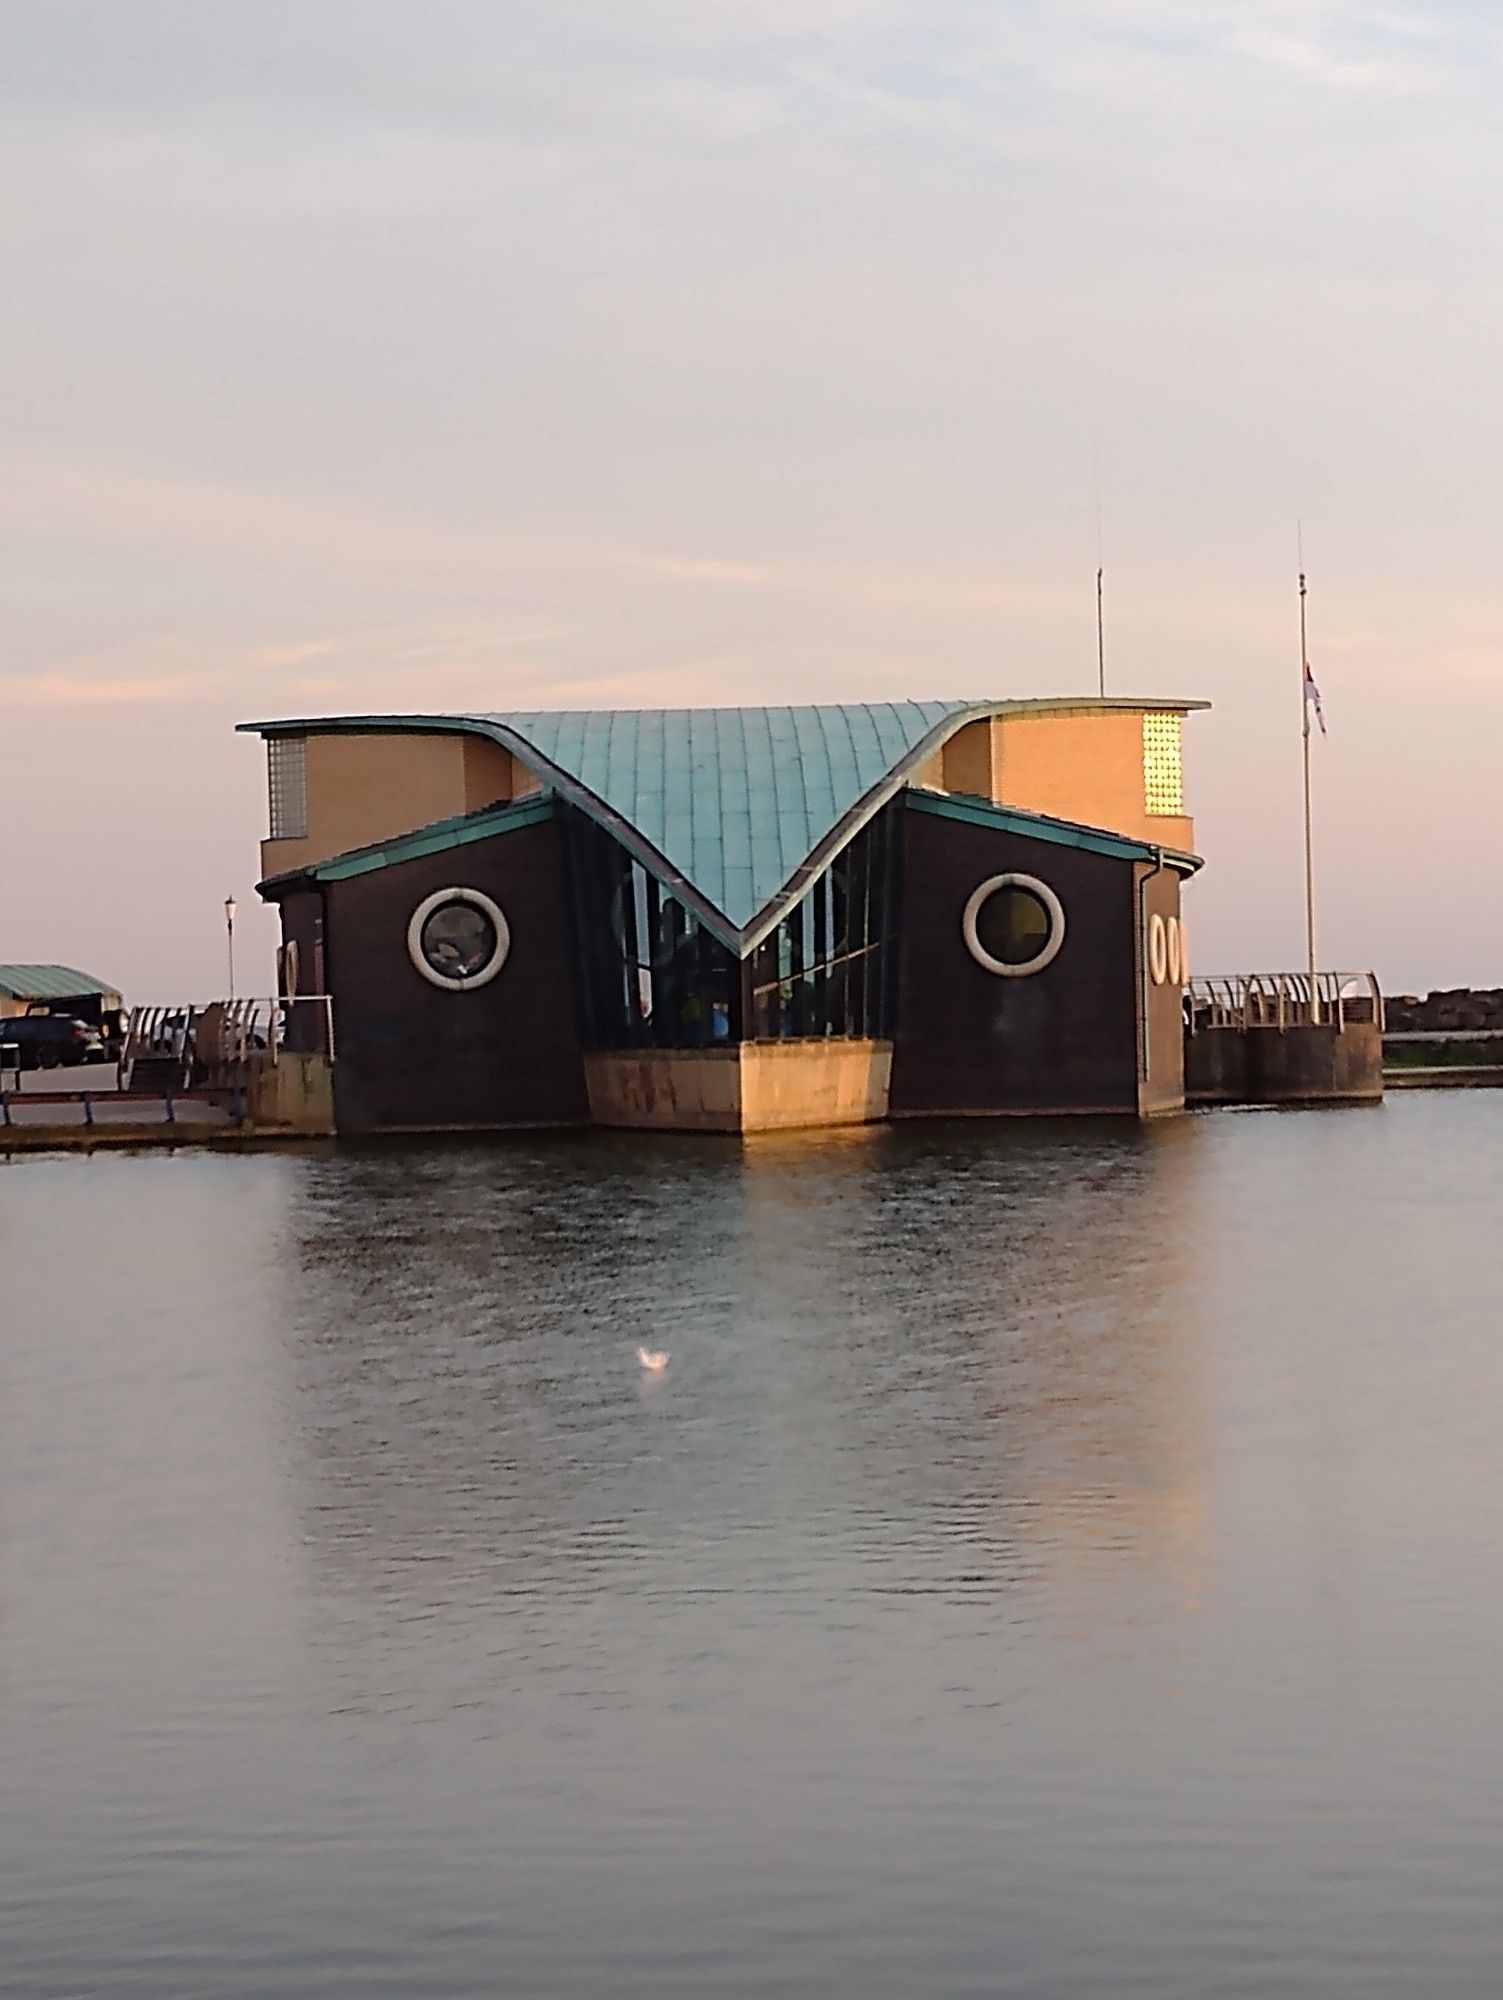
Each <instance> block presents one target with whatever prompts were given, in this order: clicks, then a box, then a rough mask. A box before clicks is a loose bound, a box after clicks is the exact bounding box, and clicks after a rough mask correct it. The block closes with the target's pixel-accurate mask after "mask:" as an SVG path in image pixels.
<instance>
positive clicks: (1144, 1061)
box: [243, 700, 1206, 1133]
mask: <svg viewBox="0 0 1503 2000" xmlns="http://www.w3.org/2000/svg"><path fill="white" fill-rule="evenodd" d="M1205 705H1206V704H1204V703H1197V702H1186V701H1128V700H1099V701H1096V700H1093V701H1083V700H1038V701H995V702H970V701H912V702H865V703H842V704H840V705H832V706H819V707H807V708H797V707H793V708H720V709H714V708H705V709H669V710H641V711H636V710H615V711H598V712H561V713H515V714H513V713H507V714H471V715H365V716H340V717H326V718H320V719H310V720H285V721H277V722H262V723H248V724H245V725H243V727H244V728H246V729H249V730H252V731H254V732H256V733H259V734H260V735H261V736H262V737H263V738H264V739H265V741H266V745H267V755H268V766H269V780H270V784H269V789H270V802H271V827H270V838H269V839H268V840H267V841H266V842H265V843H264V846H263V849H262V864H263V865H262V873H263V877H264V879H263V880H262V882H261V885H260V889H261V894H262V896H263V897H265V898H266V899H267V900H268V901H270V902H272V903H274V904H276V905H277V907H278V909H279V911H280V916H281V929H282V945H281V949H280V952H279V966H280V984H281V991H282V992H283V993H285V994H286V995H288V996H289V997H290V998H291V999H292V1000H293V1001H294V1002H295V1000H296V998H297V997H298V996H314V995H327V996H329V999H330V1001H331V1003H332V1004H331V1006H330V1007H329V1009H328V1010H327V1013H328V1015H329V1016H331V1017H332V1022H333V1032H334V1035H335V1038H336V1044H337V1046H336V1048H335V1049H334V1050H333V1051H332V1053H333V1054H334V1056H335V1061H334V1063H333V1077H334V1103H335V1120H336V1125H337V1127H338V1129H339V1130H340V1131H341V1132H348V1133H380V1132H432V1131H454V1130H504V1129H516V1128H528V1127H544V1126H583V1125H601V1126H626V1127H639V1128H665V1129H675V1130H686V1131H701V1132H750V1131H759V1130H769V1129H778V1128H797V1127H809V1126H819V1125H842V1124H856V1123H865V1122H870V1121H874V1120H880V1119H886V1118H950V1117H987V1116H1002V1115H1015V1114H1027V1113H1063V1112H1094V1113H1102V1112H1112V1113H1119V1114H1121V1115H1124V1116H1127V1117H1132V1118H1150V1117H1155V1116H1158V1115H1160V1114H1162V1113H1167V1112H1173V1111H1177V1110H1179V1109H1180V1108H1181V1107H1182V1105H1183V1103H1184V1054H1183V1032H1182V1013H1181V987H1182V984H1183V982H1184V981H1185V980H1186V978H1187V976H1188V953H1187V949H1186V945H1185V935H1184V929H1183V924H1182V921H1181V916H1180V891H1181V886H1182V884H1183V883H1184V881H1185V879H1186V878H1187V877H1188V876H1189V875H1190V874H1192V873H1193V872H1194V871H1195V869H1196V868H1197V867H1198V866H1199V865H1200V864H1199V861H1198V859H1197V857H1196V855H1195V852H1194V845H1195V843H1194V832H1193V828H1192V825H1191V822H1190V820H1189V819H1188V818H1187V817H1186V816H1185V806H1184V798H1183V784H1182V775H1181V734H1182V727H1183V719H1184V717H1185V715H1186V714H1187V713H1188V712H1189V711H1190V710H1192V709H1196V708H1202V707H1204V706H1205ZM289 1015H290V1018H291V1020H292V1021H293V1023H294V1026H295V1025H296V1023H298V1022H299V1021H302V1022H304V1023H305V1024H308V1025H307V1029H306V1031H307V1032H309V1033H312V1032H313V1029H312V1025H311V1024H313V1023H314V1022H315V1021H317V1022H318V1023H322V1022H323V1021H324V1020H325V1019H326V1011H325V1009H324V1008H323V1007H322V1006H320V1007H316V1008H315V1007H312V1006H308V1007H305V1008H299V1007H297V1006H296V1005H293V1006H292V1007H291V1008H290V1009H289ZM320 1031H321V1030H320Z"/></svg>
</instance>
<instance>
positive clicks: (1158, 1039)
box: [1136, 866, 1185, 1117]
mask: <svg viewBox="0 0 1503 2000" xmlns="http://www.w3.org/2000/svg"><path fill="white" fill-rule="evenodd" d="M1136 872H1137V875H1138V878H1139V881H1140V882H1141V884H1142V889H1141V893H1142V898H1143V903H1144V914H1145V916H1147V917H1148V918H1149V919H1150V920H1151V919H1152V918H1153V917H1155V916H1160V917H1162V918H1163V919H1164V921H1165V923H1166V924H1167V922H1168V920H1169V919H1170V918H1171V917H1178V916H1179V913H1180V908H1179V890H1180V878H1179V876H1178V875H1177V874H1176V873H1175V872H1174V870H1173V869H1172V868H1166V869H1164V870H1163V871H1162V872H1161V873H1156V872H1155V871H1154V869H1153V868H1152V867H1151V866H1145V867H1139V868H1138V869H1137V871H1136ZM1146 948H1147V945H1146V938H1145V937H1144V935H1143V934H1142V931H1141V928H1140V929H1139V930H1138V933H1137V950H1138V953H1139V954H1140V955H1141V954H1142V953H1143V952H1144V951H1145V950H1146ZM1138 966H1139V975H1140V977H1141V974H1142V958H1141V956H1140V957H1139V959H1138ZM1147 984H1148V1074H1147V1075H1146V1076H1145V1077H1144V1078H1143V1079H1142V1087H1141V1098H1140V1101H1141V1105H1142V1109H1143V1111H1144V1113H1145V1114H1146V1115H1147V1116H1150V1117H1151V1116H1153V1115H1154V1114H1155V1113H1157V1112H1161V1111H1177V1110H1179V1109H1180V1108H1181V1106H1182V1105H1183V1104H1184V1101H1185V1009H1184V997H1183V996H1184V988H1183V987H1181V986H1176V985H1174V984H1173V983H1172V982H1170V981H1167V980H1166V981H1165V983H1164V984H1163V985H1162V986H1155V985H1154V984H1153V981H1152V977H1151V975H1150V977H1149V979H1148V982H1147Z"/></svg>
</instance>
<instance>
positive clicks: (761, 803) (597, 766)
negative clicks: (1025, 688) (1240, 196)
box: [241, 696, 1206, 952]
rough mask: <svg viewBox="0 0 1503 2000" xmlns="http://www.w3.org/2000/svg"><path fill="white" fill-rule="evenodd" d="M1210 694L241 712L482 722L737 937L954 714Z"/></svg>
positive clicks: (404, 722) (794, 890) (777, 908)
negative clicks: (433, 711) (442, 711)
mask: <svg viewBox="0 0 1503 2000" xmlns="http://www.w3.org/2000/svg"><path fill="white" fill-rule="evenodd" d="M1205 705H1206V704H1205V703H1203V702H1186V701H1162V702H1154V701H1142V700H1132V701H1124V700H1116V699H1108V700H1105V701H1102V700H1099V699H1089V698H1082V697H1079V696H1076V697H1060V698H1056V699H1052V700H1043V701H1038V700H1034V701H983V702H976V701H889V702H841V703H838V704H833V703H832V704H830V705H828V706H811V707H791V708H678V709H595V710H563V711H560V710H552V711H547V710H534V709H518V710H498V711H494V712H487V713H471V714H461V715H363V716H362V715H345V716H327V717H319V718H307V719H301V720H287V721H279V722H259V723H244V724H242V725H241V726H242V728H245V729H250V730H255V731H257V732H258V733H259V734H261V735H263V736H278V735H288V734H303V733H308V734H321V733H323V732H325V731H329V730H348V731H353V732H369V731H372V730H398V731H409V732H410V731H440V732H446V733H453V732H455V731H460V732H464V733H468V734H472V735H483V736H488V737H490V738H491V739H492V740H493V741H495V742H498V743H501V744H504V745H505V746H506V748H507V749H509V750H511V751H512V753H513V754H514V755H515V756H516V757H518V758H519V759H520V760H521V762H522V763H523V764H524V765H527V766H528V767H530V768H531V769H532V770H534V771H536V772H537V773H538V775H539V776H540V777H541V778H542V780H543V783H544V785H545V786H546V787H548V788H549V789H551V790H553V791H555V792H557V793H558V794H559V795H560V796H562V797H563V798H566V799H568V800H569V801H570V802H571V803H572V804H574V805H577V806H579V807H580V808H581V809H582V810H583V811H585V812H587V813H588V814H589V815H590V816H591V817H592V818H594V819H596V820H598V821H599V822H600V823H601V824H602V825H603V826H605V827H607V828H608V830H609V831H610V832H611V833H613V834H614V835H615V836H616V838H617V839H618V840H620V841H621V843H622V844H623V846H625V847H627V848H628V849H629V850H630V851H631V852H633V853H635V854H636V855H637V857H638V858H639V859H640V860H641V861H642V862H643V864H644V866H646V867H647V868H648V869H650V870H651V871H652V873H654V874H655V875H657V876H658V877H659V879H660V880H662V881H663V882H664V883H665V884H666V886H668V887H669V888H670V889H671V890H672V891H673V893H674V894H675V895H677V896H679V897H680V899H681V900H682V901H683V902H685V903H686V904H687V905H688V907H689V908H691V909H693V910H694V911H695V913H696V914H697V915H698V916H699V917H700V919H701V921H702V922H704V924H705V925H706V927H707V928H708V929H709V930H711V931H712V932H714V933H715V934H716V935H717V936H719V937H720V938H721V939H722V940H723V941H724V942H725V943H726V944H728V945H729V946H730V947H731V948H732V949H733V950H735V951H740V952H745V951H748V950H750V949H751V948H752V946H754V945H755V944H757V943H758V942H759V941H760V939H761V938H762V937H764V936H766V934H767V933H768V932H769V931H770V930H771V929H772V928H773V926H774V925H775V924H776V923H777V922H778V921H779V919H780V918H781V917H782V915H783V914H784V912H785V911H786V910H787V909H788V908H789V907H790V906H791V905H792V904H793V903H795V902H797V900H798V898H799V897H800V896H801V895H802V894H803V892H804V889H805V887H806V886H807V883H808V881H809V879H810V878H811V876H813V875H815V874H817V873H818V872H819V870H820V869H821V868H823V867H824V865H825V863H826V862H827V861H828V860H829V858H830V856H831V855H832V854H833V853H834V852H835V851H836V849H837V848H839V847H840V846H842V845H843V844H844V842H845V841H847V840H848V839H849V838H850V837H851V835H852V834H853V833H855V832H856V831H858V829H859V828H860V827H861V826H862V825H863V824H865V822H866V821H867V820H868V819H870V818H871V817H872V816H873V815H874V814H875V813H876V812H878V811H879V810H880V809H881V807H882V806H883V805H884V804H885V803H886V802H887V800H888V799H889V798H891V797H892V796H893V794H894V793H895V792H896V791H897V790H898V788H899V787H900V786H901V785H902V784H904V783H905V782H906V781H907V780H908V779H909V778H910V777H911V776H912V775H913V773H914V771H915V770H916V769H917V768H918V767H919V766H920V765H921V764H923V763H924V762H925V761H926V760H927V759H928V757H929V756H930V755H931V754H932V753H933V752H934V751H935V750H936V749H938V748H939V747H940V745H941V744H943V743H944V741H945V739H946V738H947V737H949V736H952V735H953V734H954V733H955V731H956V730H957V729H959V728H960V727H961V726H962V725H963V724H964V723H966V722H969V721H972V720H974V719H977V718H980V717H983V716H991V715H1011V714H1049V713H1053V714H1059V713H1067V712H1071V711H1088V712H1095V711H1099V710H1101V709H1130V710H1134V711H1138V712H1141V711H1143V710H1152V709H1162V710H1168V711H1173V712H1177V713H1183V712H1185V711H1186V710H1189V709H1191V708H1201V707H1204V706H1205ZM386 846H387V847H389V846H390V843H386ZM372 865H376V866H379V865H381V864H380V863H379V862H377V863H373V864H372Z"/></svg>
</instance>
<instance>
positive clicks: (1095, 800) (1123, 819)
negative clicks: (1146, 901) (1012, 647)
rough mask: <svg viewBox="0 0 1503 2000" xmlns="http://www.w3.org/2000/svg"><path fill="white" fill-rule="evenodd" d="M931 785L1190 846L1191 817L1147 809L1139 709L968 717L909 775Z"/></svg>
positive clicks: (1158, 842)
mask: <svg viewBox="0 0 1503 2000" xmlns="http://www.w3.org/2000/svg"><path fill="white" fill-rule="evenodd" d="M913 782H914V783H915V784H917V785H922V786H926V787H928V788H930V789H931V790H934V791H941V792H965V793H968V794H969V795H970V796H971V797H973V798H980V799H990V800H992V802H993V803H994V804H996V805H1003V806H1016V807H1017V808H1018V809H1019V810H1020V811H1022V812H1036V813H1047V814H1048V815H1049V816H1050V817H1051V818H1053V819H1068V820H1075V821H1077V822H1078V823H1079V824H1081V825H1083V826H1099V827H1104V828H1105V829H1106V830H1107V831H1108V832H1111V833H1125V834H1127V835H1128V836H1129V837H1130V838H1131V839H1133V840H1148V841H1152V842H1153V843H1154V844H1155V846H1160V847H1172V848H1177V849H1180V850H1182V851H1184V852H1187V853H1193V852H1194V848H1195V824H1194V821H1193V820H1191V819H1190V818H1189V817H1188V816H1185V815H1180V814H1174V815H1170V814H1165V813H1150V812H1148V811H1147V810H1146V809H1145V794H1144V777H1143V711H1141V710H1133V709H1112V710H1108V711H1107V712H1106V713H1102V712H1101V711H1100V710H1099V709H1097V710H1092V709H1088V708H1080V709H1065V710H1062V711H1060V712H1059V713H1057V714H1053V715H1008V716H1001V715H999V716H993V717H992V718H991V719H990V720H987V721H980V722H968V723H967V724H966V725H965V727H964V728H963V729H957V730H956V732H955V734H954V735H953V736H952V737H951V738H950V740H949V742H948V743H946V744H944V746H943V747H942V748H941V749H939V750H936V751H935V753H934V754H933V756H931V757H929V758H928V759H927V760H926V761H925V763H924V764H923V765H922V766H921V767H920V769H919V770H918V771H917V772H916V773H915V774H914V780H913Z"/></svg>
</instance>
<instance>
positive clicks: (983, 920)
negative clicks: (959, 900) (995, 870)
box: [961, 875, 1065, 979]
mask: <svg viewBox="0 0 1503 2000" xmlns="http://www.w3.org/2000/svg"><path fill="white" fill-rule="evenodd" d="M961 930H962V933H963V934H964V937H965V945H966V950H967V951H968V952H969V953H970V954H971V957H972V958H974V959H975V961H976V963H977V964H978V965H979V966H982V967H984V969H985V970H986V971H987V972H995V973H996V974H998V976H999V977H1000V978H1003V979H1021V978H1022V977H1023V976H1024V974H1025V973H1030V972H1042V971H1043V969H1044V967H1045V966H1046V965H1049V964H1051V963H1052V962H1053V960H1054V959H1055V957H1056V956H1057V955H1058V952H1059V948H1060V946H1061V945H1062V944H1063V943H1064V941H1065V912H1064V905H1063V904H1062V903H1061V902H1060V900H1059V898H1058V896H1056V895H1055V893H1054V891H1053V890H1052V889H1051V888H1050V887H1049V885H1048V883H1047V882H1041V881H1040V880H1039V879H1038V877H1037V876H1036V875H993V876H991V877H990V879H989V880H987V881H985V882H983V883H981V885H980V886H979V888H977V889H975V890H974V891H973V892H972V894H971V899H970V901H969V902H968V903H967V904H966V906H965V915H964V917H963V918H962V919H961Z"/></svg>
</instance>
